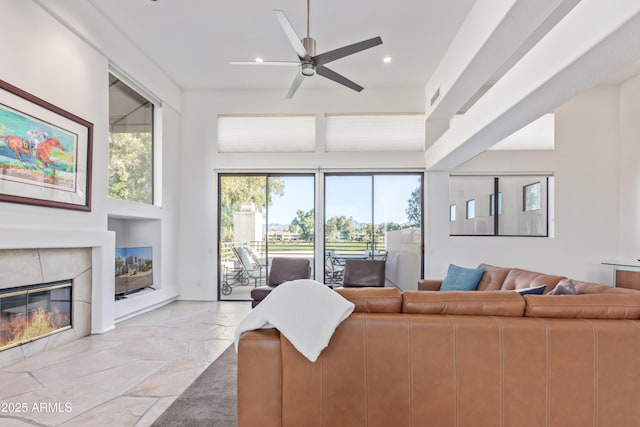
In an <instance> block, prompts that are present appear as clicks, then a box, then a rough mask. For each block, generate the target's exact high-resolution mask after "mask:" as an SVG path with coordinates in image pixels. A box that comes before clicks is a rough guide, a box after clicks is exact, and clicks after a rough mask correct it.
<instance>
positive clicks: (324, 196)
mask: <svg viewBox="0 0 640 427" xmlns="http://www.w3.org/2000/svg"><path fill="white" fill-rule="evenodd" d="M384 175H391V176H416V177H418V176H419V177H420V249H419V250H420V276H419V277H420V279H423V278H424V255H425V254H424V240H425V239H424V236H425V210H424V204H425V200H424V199H425V197H424V196H425V192H424V185H425V180H426V176H425V173H424V172H422V171H415V170H412V171H384V172H376V171H375V170H371V171H336V172H326V171H325V172H322V174H321V177H322V200H321V201H320V202H321V203H322V220H321V224H322V228H321V232H322V236H318V237H319V238H322V251H321V255H322V256H323V259H324V254H325V253H326V251H327V249H326V229H325V228H326V227H325V226H326V221H327V215H326V213H327V185H326V180H327V177H328V176H370V177H371V178H372V179H371V236H370V237H371V238H372V239H373V237H374V236H373V234H374V225H375V224H374V222H373V221H374V219H375V182H374V179H373V178H374V177H375V176H384ZM316 219H317V218H316ZM372 242H373V240H372ZM317 256H318V255H317ZM324 268H326V267H325V266H324V263H323V270H324ZM316 275H317V273H316ZM323 277H324V275H323Z"/></svg>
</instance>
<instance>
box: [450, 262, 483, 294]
mask: <svg viewBox="0 0 640 427" xmlns="http://www.w3.org/2000/svg"><path fill="white" fill-rule="evenodd" d="M483 274H484V269H483V268H464V267H459V266H457V265H453V264H450V265H449V270H447V277H445V278H444V280H443V281H442V286H440V290H441V291H475V290H476V288H477V287H478V283H480V279H482V275H483Z"/></svg>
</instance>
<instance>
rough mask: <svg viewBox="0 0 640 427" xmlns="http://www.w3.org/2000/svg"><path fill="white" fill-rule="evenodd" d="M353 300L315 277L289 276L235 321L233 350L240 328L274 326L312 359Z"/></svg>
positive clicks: (327, 340) (348, 309)
mask: <svg viewBox="0 0 640 427" xmlns="http://www.w3.org/2000/svg"><path fill="white" fill-rule="evenodd" d="M354 308H355V306H354V304H353V303H352V302H350V301H347V300H346V299H344V298H343V297H342V296H341V295H340V294H338V293H337V292H335V291H333V290H332V289H331V288H329V287H328V286H325V285H324V284H322V283H320V282H316V281H315V280H308V279H302V280H292V281H290V282H285V283H283V284H281V285H280V286H278V287H276V288H275V289H273V290H272V291H271V292H270V293H269V295H267V297H266V298H265V299H263V300H262V302H260V304H258V305H257V306H256V308H254V309H253V310H251V311H250V312H249V313H248V314H247V315H246V316H245V318H244V319H242V321H241V322H240V324H239V325H238V328H237V329H236V333H235V337H234V340H235V345H236V351H238V342H239V341H240V336H241V335H242V333H243V332H246V331H251V330H254V329H265V328H276V329H278V330H279V331H280V333H281V334H282V335H284V336H285V337H287V339H288V340H289V341H291V344H293V346H294V347H295V348H296V350H298V351H299V352H300V353H302V354H303V355H304V356H305V357H306V358H307V359H309V360H310V361H312V362H315V361H316V359H317V358H318V356H319V355H320V353H321V352H322V350H323V349H324V348H325V347H326V346H327V345H329V340H330V339H331V336H332V335H333V332H334V331H335V329H336V328H337V327H338V325H339V324H340V323H341V322H342V321H343V320H344V319H346V318H347V317H349V315H350V314H351V313H352V312H353V309H354Z"/></svg>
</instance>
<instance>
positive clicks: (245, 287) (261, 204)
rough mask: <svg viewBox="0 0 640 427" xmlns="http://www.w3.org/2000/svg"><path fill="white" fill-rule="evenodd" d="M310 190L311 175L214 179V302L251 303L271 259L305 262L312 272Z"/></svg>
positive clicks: (313, 229)
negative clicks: (216, 269) (216, 283)
mask: <svg viewBox="0 0 640 427" xmlns="http://www.w3.org/2000/svg"><path fill="white" fill-rule="evenodd" d="M314 189H315V177H314V175H312V174H304V175H302V174H301V175H297V174H243V175H240V174H221V175H220V176H219V203H220V206H219V210H218V212H219V218H220V226H219V239H220V242H219V247H220V268H219V271H220V281H219V290H220V295H219V297H220V299H230V300H245V299H251V297H250V292H251V289H253V288H254V286H260V285H264V284H266V281H267V278H268V273H269V267H270V265H271V260H272V259H273V258H274V257H296V258H307V259H309V261H310V264H311V266H312V268H313V266H314V242H315V239H314V232H315V209H314V202H315V191H314ZM311 277H313V273H312V276H311Z"/></svg>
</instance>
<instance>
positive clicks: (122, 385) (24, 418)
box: [0, 301, 251, 427]
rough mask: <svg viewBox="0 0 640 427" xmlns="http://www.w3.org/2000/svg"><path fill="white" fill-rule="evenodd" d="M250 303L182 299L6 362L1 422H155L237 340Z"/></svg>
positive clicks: (1, 374)
mask: <svg viewBox="0 0 640 427" xmlns="http://www.w3.org/2000/svg"><path fill="white" fill-rule="evenodd" d="M250 306H251V303H250V302H199V301H176V302H173V303H171V304H169V305H166V306H164V307H161V308H159V309H157V310H154V311H152V312H149V313H146V314H142V315H140V316H137V317H135V318H133V319H129V320H127V321H124V322H121V323H119V324H118V325H117V326H116V329H115V330H113V331H110V332H108V333H105V334H102V335H91V336H88V337H85V338H82V339H80V340H77V341H74V342H72V343H69V344H66V345H63V346H61V347H58V348H56V349H54V350H48V351H45V352H43V353H40V354H38V355H35V356H33V357H31V358H29V359H26V360H24V361H21V362H19V363H16V364H13V365H9V366H5V367H3V368H0V384H2V386H1V387H0V425H1V426H3V427H4V426H7V427H13V426H33V425H37V426H41V425H45V426H65V427H68V426H69V427H70V426H83V427H86V426H110V427H126V426H135V427H143V426H149V425H151V423H153V421H155V420H156V418H158V417H159V416H160V414H161V413H162V412H163V411H164V410H165V409H166V408H167V407H169V405H170V404H171V403H172V402H173V401H174V400H175V399H176V397H178V395H180V393H182V391H183V390H184V389H186V388H187V387H188V386H189V385H190V384H191V383H192V382H193V380H195V379H196V377H197V376H198V375H199V374H200V373H201V372H202V371H203V370H204V369H205V368H206V367H207V366H208V365H209V364H210V363H211V362H212V361H214V360H215V359H216V358H217V357H218V356H219V355H220V354H221V353H222V352H223V351H224V350H225V349H226V348H227V347H228V346H229V345H230V344H232V342H233V333H234V331H235V328H236V326H237V324H238V323H239V322H240V320H241V319H242V318H243V317H244V315H245V314H246V313H247V312H248V311H249V310H250Z"/></svg>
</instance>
